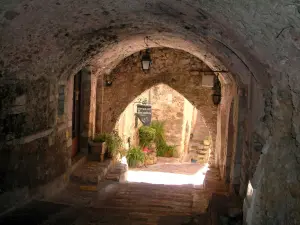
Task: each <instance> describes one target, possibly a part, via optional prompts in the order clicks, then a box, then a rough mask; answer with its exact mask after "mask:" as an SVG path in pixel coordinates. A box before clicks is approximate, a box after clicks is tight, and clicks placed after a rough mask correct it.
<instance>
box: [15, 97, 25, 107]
mask: <svg viewBox="0 0 300 225" xmlns="http://www.w3.org/2000/svg"><path fill="white" fill-rule="evenodd" d="M26 99H27V96H26V95H21V96H18V97H16V100H15V103H14V105H25V104H26Z"/></svg>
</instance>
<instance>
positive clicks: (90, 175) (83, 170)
mask: <svg viewBox="0 0 300 225" xmlns="http://www.w3.org/2000/svg"><path fill="white" fill-rule="evenodd" d="M111 165H112V161H111V160H106V161H104V162H97V161H88V162H86V163H85V164H83V165H82V166H80V167H78V168H77V169H76V170H75V171H74V172H73V173H72V174H71V176H70V181H71V182H72V183H76V184H80V185H98V183H99V182H100V181H101V180H102V179H103V178H104V177H105V176H106V174H107V171H108V170H109V169H110V167H111Z"/></svg>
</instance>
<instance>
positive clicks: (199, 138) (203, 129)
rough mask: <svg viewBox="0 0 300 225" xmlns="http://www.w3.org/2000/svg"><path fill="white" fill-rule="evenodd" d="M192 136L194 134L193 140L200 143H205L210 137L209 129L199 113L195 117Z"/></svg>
mask: <svg viewBox="0 0 300 225" xmlns="http://www.w3.org/2000/svg"><path fill="white" fill-rule="evenodd" d="M192 134H193V138H192V140H194V141H196V142H199V143H201V142H203V141H204V140H205V139H206V138H207V137H208V136H210V134H209V129H208V128H207V126H206V124H205V121H204V120H203V117H202V115H201V113H200V112H197V111H196V116H195V125H194V128H193V131H192Z"/></svg>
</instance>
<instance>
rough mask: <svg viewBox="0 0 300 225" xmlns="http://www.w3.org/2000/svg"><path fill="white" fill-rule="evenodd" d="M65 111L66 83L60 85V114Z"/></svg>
mask: <svg viewBox="0 0 300 225" xmlns="http://www.w3.org/2000/svg"><path fill="white" fill-rule="evenodd" d="M64 112H65V85H59V87H58V115H59V116H61V115H63V114H64Z"/></svg>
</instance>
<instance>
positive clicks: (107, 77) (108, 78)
mask: <svg viewBox="0 0 300 225" xmlns="http://www.w3.org/2000/svg"><path fill="white" fill-rule="evenodd" d="M112 83H113V79H112V76H111V75H110V74H106V75H105V77H104V84H105V86H106V87H109V86H111V85H112Z"/></svg>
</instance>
